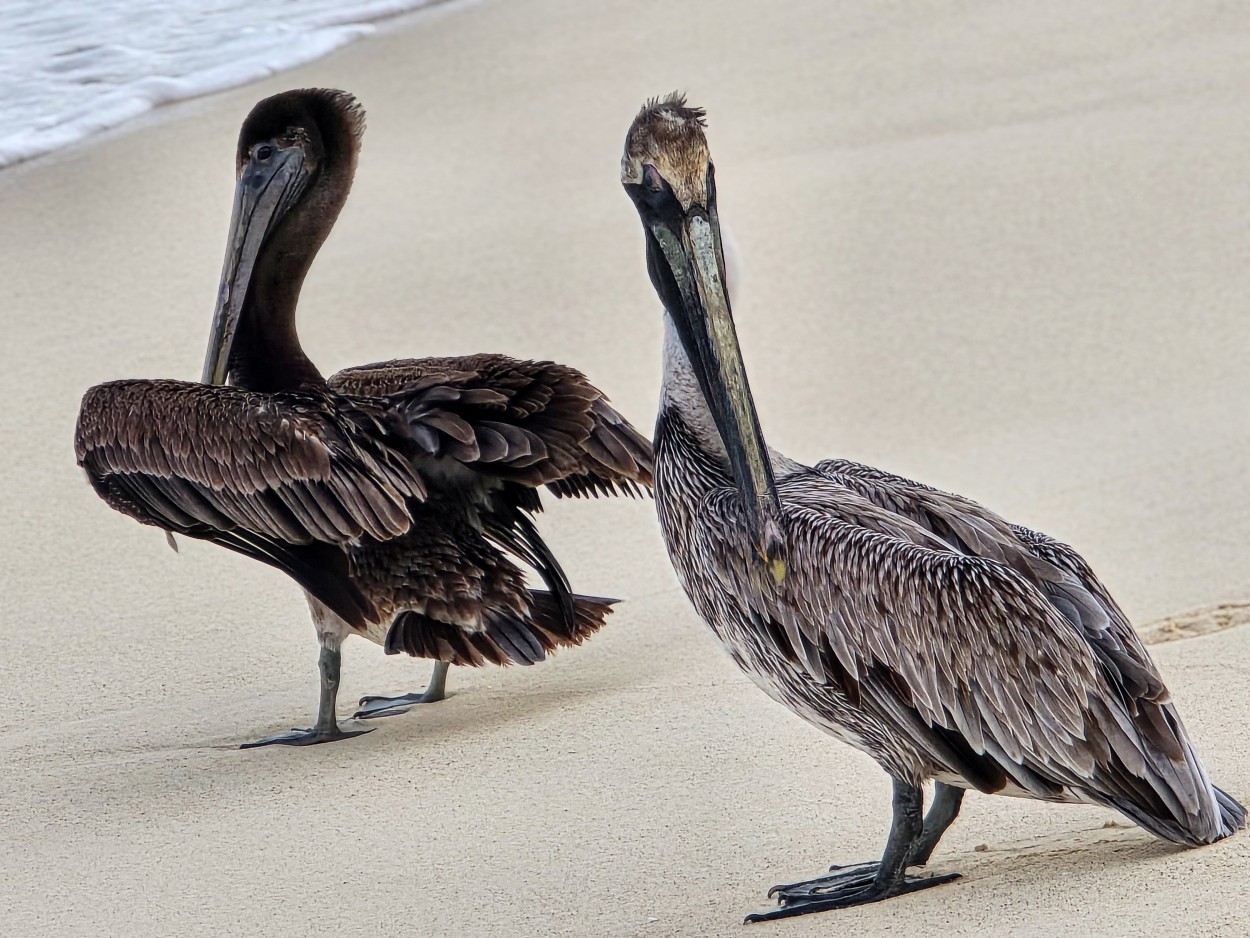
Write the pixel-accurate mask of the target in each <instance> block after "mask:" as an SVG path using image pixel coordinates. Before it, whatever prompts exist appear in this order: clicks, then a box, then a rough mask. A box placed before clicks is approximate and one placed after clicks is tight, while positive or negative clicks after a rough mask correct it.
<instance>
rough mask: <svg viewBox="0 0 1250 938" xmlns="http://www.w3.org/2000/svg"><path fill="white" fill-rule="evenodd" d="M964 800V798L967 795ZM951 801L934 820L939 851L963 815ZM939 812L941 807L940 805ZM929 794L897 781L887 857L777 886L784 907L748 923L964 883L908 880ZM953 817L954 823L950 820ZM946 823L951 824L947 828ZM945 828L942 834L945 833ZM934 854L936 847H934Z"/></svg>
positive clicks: (774, 892) (775, 891)
mask: <svg viewBox="0 0 1250 938" xmlns="http://www.w3.org/2000/svg"><path fill="white" fill-rule="evenodd" d="M961 796H962V793H961ZM950 801H951V799H950V797H949V796H944V798H943V809H942V814H941V815H938V816H937V817H935V818H934V828H933V829H934V830H935V831H937V833H936V835H935V836H934V837H933V844H934V845H936V843H937V838H938V837H940V836H941V831H943V830H945V829H946V827H948V826H950V822H951V821H953V820H954V818H955V814H957V813H958V809H959V801H960V798H954V799H953V801H954V810H953V811H952V809H951V806H950ZM935 807H936V805H935ZM923 809H924V792H923V791H921V789H919V788H917V787H916V786H914V785H909V784H907V783H906V782H902V781H899V780H898V779H895V780H894V821H893V823H892V824H891V825H890V836H889V839H888V840H887V841H886V845H885V853H884V854H883V855H882V857H881V860H880V861H879V862H877V863H859V864H856V865H854V866H844V867H838V866H835V867H832V868H831V869H832V872H831V873H830V874H829V875H828V876H820V877H817V878H816V879H812V880H808V881H806V882H802V883H790V884H788V885H784V886H774V887H773V888H772V889H770V890H769V891H768V895H769V897H770V898H771V897H773V896H776V897H777V903H778V907H777V908H776V909H773V910H771V911H768V912H757V913H753V914H751V915H748V916H747V917H746V921H748V922H767V921H772V920H773V919H778V918H790V917H791V916H795V915H806V914H807V913H809V912H824V911H826V910H828V909H846V908H850V907H851V906H856V905H866V904H868V903H870V902H879V901H880V900H882V899H889V898H891V897H892V896H901V895H903V894H904V893H908V892H916V891H917V890H920V889H928V888H929V887H931V886H940V885H942V884H943V883H949V882H951V881H952V880H955V879H958V878H959V874H958V873H949V874H947V875H944V876H927V877H919V876H908V875H907V867H908V866H909V865H911V864H912V863H913V860H912V857H913V856H914V855H915V852H916V848H917V845H923V843H924V831H925V827H926V824H925V821H926V819H925V818H924V817H923V816H922V811H923ZM947 815H949V817H946V816H947ZM943 818H946V819H945V821H944V823H943ZM939 828H940V829H939ZM928 849H929V851H930V852H931V851H932V849H933V847H932V846H930V847H929V848H928Z"/></svg>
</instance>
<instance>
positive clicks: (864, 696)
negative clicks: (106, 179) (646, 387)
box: [622, 96, 1245, 920]
mask: <svg viewBox="0 0 1250 938" xmlns="http://www.w3.org/2000/svg"><path fill="white" fill-rule="evenodd" d="M703 127H704V121H703V113H702V112H701V111H697V110H694V109H691V108H688V107H687V106H686V104H685V101H684V99H681V98H680V97H676V96H674V97H670V98H666V99H662V100H658V101H652V102H648V104H647V106H646V107H644V108H643V110H642V112H640V113H639V115H638V117H637V118H636V120H635V122H634V124H633V126H631V128H630V131H629V135H628V137H627V143H626V151H625V158H624V160H623V163H622V181H623V183H624V185H625V188H626V191H627V192H628V193H629V195H630V197H631V198H632V199H633V201H634V204H635V206H636V207H637V209H638V213H639V217H640V219H641V221H642V222H643V226H644V231H645V235H646V245H647V257H648V270H649V272H650V274H651V279H652V282H653V284H654V286H655V288H656V291H657V293H658V294H659V296H660V298H661V300H662V302H663V304H664V307H665V310H666V320H665V323H666V333H665V374H664V386H663V391H662V394H661V400H660V413H659V417H658V420H657V424H656V434H655V462H656V476H655V494H656V506H657V508H658V511H659V515H660V522H661V527H662V529H663V532H664V537H665V541H666V544H667V546H668V551H669V556H670V558H671V560H672V562H673V565H674V568H675V569H676V571H677V574H678V577H679V579H680V580H681V582H682V585H683V587H684V588H685V590H686V593H687V595H688V596H689V597H690V600H691V602H692V603H693V605H694V607H695V609H696V610H697V611H698V612H699V614H700V615H701V616H702V618H703V619H704V620H705V621H706V622H707V624H708V626H709V627H710V628H711V629H712V631H713V632H715V633H716V635H717V637H718V638H719V639H720V641H721V643H722V644H723V645H724V646H725V647H726V648H727V649H728V650H729V652H730V654H731V656H732V657H733V658H734V660H735V661H736V662H737V663H738V664H739V666H741V667H742V668H743V669H744V670H745V671H746V672H747V673H749V674H750V675H751V676H752V678H753V680H754V681H755V682H756V683H757V684H758V685H759V686H760V687H761V688H763V689H764V690H765V691H766V692H767V693H768V694H769V695H770V696H772V697H773V698H774V699H776V700H777V701H779V702H780V703H782V704H784V705H785V706H787V707H788V708H790V709H791V710H793V711H794V712H796V713H797V714H799V715H800V716H802V717H803V718H804V719H806V720H808V721H809V722H811V723H813V724H814V725H816V726H818V727H819V728H821V729H822V730H824V731H826V732H827V733H829V734H830V735H833V736H835V737H837V738H839V739H841V740H843V741H845V742H847V743H850V744H851V745H853V746H855V747H856V748H858V749H861V750H863V751H864V752H866V753H868V754H869V755H870V756H872V757H873V758H874V759H875V760H876V761H877V762H878V763H879V764H880V765H881V767H882V768H883V769H885V771H886V772H887V773H889V775H890V776H891V778H892V779H893V782H894V823H893V826H892V828H891V832H890V839H889V842H888V843H887V846H886V850H885V853H884V855H883V857H882V859H881V861H880V863H870V864H861V865H858V866H855V867H850V868H835V871H834V872H833V873H832V874H831V875H829V876H824V877H820V878H818V879H816V880H812V881H810V882H806V883H795V884H791V885H788V886H781V887H777V888H776V889H775V890H774V894H776V895H778V896H779V897H780V901H781V907H780V908H779V909H777V910H775V911H773V912H770V913H766V914H764V915H760V916H752V917H751V918H752V920H758V919H762V918H777V917H784V916H790V915H799V914H803V913H805V912H812V911H819V910H821V909H832V908H841V907H846V906H852V905H859V904H863V903H865V902H873V901H877V900H879V899H883V898H887V897H889V896H894V895H898V894H900V893H905V892H911V891H915V890H918V889H923V888H927V887H929V886H934V885H938V884H940V883H943V882H948V881H949V880H950V879H952V878H954V877H953V876H951V875H947V876H937V877H930V878H927V879H924V878H913V877H910V876H908V875H907V873H906V870H907V868H908V867H909V866H914V865H923V864H924V863H925V862H927V860H928V859H929V856H930V854H931V853H932V851H933V849H934V848H935V847H936V845H937V843H938V841H939V839H940V838H941V836H942V833H943V832H944V831H945V830H946V828H947V827H948V826H949V825H950V824H951V823H952V822H953V821H954V819H955V817H956V815H957V814H958V811H959V806H960V802H961V799H962V796H963V792H964V791H965V790H966V789H977V790H979V791H982V792H986V793H1003V794H1011V795H1016V796H1020V797H1028V798H1037V799H1042V800H1046V801H1056V802H1087V803H1095V804H1101V805H1106V806H1108V807H1111V808H1114V809H1116V810H1118V811H1120V812H1122V813H1123V814H1124V815H1126V816H1127V817H1129V818H1130V819H1132V820H1133V821H1134V822H1136V823H1137V824H1139V825H1141V826H1142V827H1143V828H1145V829H1146V830H1148V831H1150V832H1151V833H1152V834H1154V835H1156V836H1158V837H1161V838H1163V839H1165V840H1168V841H1170V842H1173V843H1177V844H1181V845H1184V846H1191V847H1192V846H1199V845H1202V844H1208V843H1211V842H1213V841H1216V840H1219V839H1221V838H1223V837H1227V836H1229V835H1230V834H1232V833H1233V832H1234V831H1235V830H1237V829H1238V828H1240V827H1242V826H1243V825H1244V823H1245V809H1244V808H1243V807H1242V806H1241V805H1240V804H1238V803H1237V801H1236V800H1235V799H1233V798H1232V797H1231V796H1229V795H1228V794H1227V793H1225V792H1224V791H1222V790H1221V789H1219V788H1217V787H1216V786H1215V785H1213V784H1212V782H1211V780H1210V778H1209V777H1208V775H1207V772H1206V770H1205V768H1204V767H1203V765H1202V762H1201V760H1200V759H1199V757H1198V755H1197V753H1196V751H1195V749H1194V747H1193V745H1192V743H1191V741H1190V739H1189V736H1188V734H1187V733H1186V731H1185V728H1184V725H1183V723H1182V722H1181V719H1180V715H1179V713H1178V712H1177V709H1176V707H1175V705H1174V704H1173V702H1172V700H1171V696H1170V694H1169V693H1168V690H1167V687H1166V686H1165V685H1164V683H1163V679H1162V678H1161V676H1160V675H1159V672H1158V669H1157V668H1156V667H1155V664H1154V662H1153V661H1151V659H1150V656H1149V654H1148V653H1147V652H1146V649H1145V647H1144V646H1143V645H1142V643H1141V641H1140V640H1139V639H1138V637H1137V635H1136V633H1135V632H1134V631H1133V628H1132V626H1131V625H1130V623H1129V621H1128V619H1127V618H1126V617H1125V616H1124V613H1123V612H1122V611H1121V610H1120V608H1119V606H1118V605H1117V604H1116V603H1115V601H1114V600H1113V599H1112V598H1111V596H1110V595H1109V594H1108V593H1107V591H1106V589H1105V588H1104V587H1103V585H1102V584H1101V583H1100V582H1099V581H1098V579H1097V577H1096V576H1095V575H1094V573H1093V571H1092V570H1090V568H1089V566H1088V565H1087V564H1086V563H1085V561H1084V560H1083V559H1082V558H1081V557H1080V555H1079V554H1077V553H1076V552H1075V551H1074V550H1073V549H1072V548H1071V547H1068V546H1067V545H1065V544H1061V543H1059V542H1058V541H1055V540H1052V539H1051V538H1049V537H1046V536H1045V535H1042V534H1038V533H1036V532H1033V531H1029V530H1028V529H1025V528H1021V527H1016V526H1012V525H1010V524H1008V523H1007V522H1006V521H1004V520H1003V519H1002V518H1000V517H999V516H998V515H996V514H994V513H993V512H990V511H988V510H987V509H985V508H983V507H981V506H980V505H978V504H976V503H975V502H972V501H970V500H968V499H965V498H961V497H959V496H956V495H950V494H947V493H945V492H940V491H937V490H935V489H932V488H929V487H928V486H925V485H921V484H919V483H916V482H912V481H910V480H907V479H903V478H900V477H898V476H895V475H891V474H889V473H886V472H882V471H880V470H876V469H871V468H869V467H866V466H861V465H858V464H856V463H851V462H847V461H844V460H831V461H827V462H822V463H818V464H817V465H816V466H814V467H808V466H803V465H801V464H799V463H797V462H795V461H793V460H790V459H787V458H786V457H785V456H782V455H781V454H779V453H777V452H775V451H772V450H769V449H768V447H767V446H766V445H765V443H764V437H763V433H762V432H761V430H760V428H759V422H758V418H757V417H756V414H755V407H754V403H753V401H752V399H751V393H750V388H749V386H748V384H747V381H746V373H745V370H744V369H743V367H742V359H741V352H740V349H739V348H738V343H737V337H736V334H735V330H734V326H733V319H732V314H731V312H730V305H729V296H728V293H727V291H726V288H725V267H724V258H723V256H722V253H721V249H720V232H719V225H718V222H717V216H716V189H715V183H714V174H713V170H712V166H711V162H710V158H709V157H707V143H706V138H705V136H704V130H703ZM700 154H702V162H701V163H700V158H699V155H700ZM929 780H936V786H935V791H936V796H935V799H934V804H933V807H932V808H931V809H930V811H929V813H928V815H927V816H925V817H923V818H922V816H921V809H922V807H923V794H922V790H921V786H922V785H923V784H924V783H925V782H926V781H929Z"/></svg>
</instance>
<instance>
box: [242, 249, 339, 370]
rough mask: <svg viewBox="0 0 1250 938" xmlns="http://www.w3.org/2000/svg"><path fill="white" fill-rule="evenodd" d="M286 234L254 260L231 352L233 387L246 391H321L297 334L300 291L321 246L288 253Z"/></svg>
mask: <svg viewBox="0 0 1250 938" xmlns="http://www.w3.org/2000/svg"><path fill="white" fill-rule="evenodd" d="M284 233H285V232H281V231H280V232H276V233H275V234H276V235H278V236H277V237H274V238H272V239H271V240H270V242H269V243H268V244H266V245H265V247H264V248H263V249H262V252H261V256H260V257H258V258H257V260H256V267H255V269H254V271H253V273H252V279H251V282H250V283H249V284H248V288H247V299H246V300H245V301H244V303H243V312H242V313H241V314H240V316H239V326H238V333H237V334H236V336H235V340H234V345H233V348H232V350H231V353H230V376H231V380H232V383H233V384H235V386H237V387H241V388H246V389H248V390H249V391H265V392H274V391H297V390H311V389H316V388H324V387H325V379H324V378H323V377H322V376H321V372H320V371H318V370H317V366H316V365H314V364H313V363H312V361H311V360H310V359H309V358H308V356H307V355H305V354H304V349H303V347H302V346H301V345H300V342H299V334H298V333H297V332H296V329H295V308H296V306H297V305H298V303H299V292H300V288H301V287H302V286H303V285H304V277H305V275H306V274H307V273H308V268H309V267H311V266H312V261H313V258H314V257H315V256H316V253H317V247H319V246H320V245H319V244H317V245H314V246H313V247H312V249H311V250H309V249H308V248H307V247H305V248H303V249H302V250H298V249H297V250H294V251H288V250H286V249H285V245H284V242H286V241H289V240H290V238H284V237H281V236H282V235H283V234H284Z"/></svg>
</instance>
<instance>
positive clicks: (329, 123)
mask: <svg viewBox="0 0 1250 938" xmlns="http://www.w3.org/2000/svg"><path fill="white" fill-rule="evenodd" d="M364 126H365V117H364V110H363V109H362V108H361V106H360V104H359V102H358V101H357V100H356V99H355V98H354V97H353V96H352V95H350V94H348V93H347V92H345V91H333V90H330V89H325V88H306V89H301V90H298V91H286V92H283V93H282V94H277V95H274V96H273V97H270V98H265V99H264V100H263V101H261V102H260V103H259V104H257V105H256V106H255V107H254V108H252V112H251V113H250V114H249V115H248V116H247V119H246V120H245V121H244V122H243V128H242V130H240V132H239V143H238V149H237V151H236V156H235V178H236V180H237V182H236V184H235V189H234V211H233V214H232V216H231V220H230V238H229V240H228V241H227V244H226V259H225V263H224V264H223V265H222V271H221V285H220V287H219V288H218V291H217V307H216V309H215V310H214V313H213V325H212V331H211V333H210V334H209V343H208V352H207V354H206V356H205V358H204V372H203V376H202V378H201V380H202V381H203V383H204V384H224V383H225V380H226V376H227V371H228V369H229V364H230V351H231V346H232V344H233V341H234V335H235V331H236V329H237V328H238V325H239V318H240V315H241V314H242V312H243V307H244V304H245V302H246V301H247V296H248V290H249V287H250V286H251V285H252V282H253V280H254V279H255V276H254V275H255V272H256V267H257V264H258V261H259V260H260V259H261V258H262V257H264V256H265V255H266V254H268V255H270V259H271V261H272V263H274V264H277V265H278V266H277V267H276V268H275V269H272V270H267V271H266V277H267V278H269V279H272V280H278V281H280V282H281V283H282V286H283V288H284V289H285V290H286V291H287V296H288V297H289V299H290V308H291V311H292V312H293V309H294V300H295V298H297V297H298V293H299V288H300V286H301V285H302V283H303V278H304V274H306V273H307V272H308V267H309V265H310V264H311V263H312V259H313V256H314V255H315V254H316V253H317V249H318V248H320V247H321V244H322V242H324V241H325V238H326V236H327V235H328V234H329V232H330V228H331V227H332V226H333V224H334V220H335V219H336V218H337V217H338V213H339V211H340V209H342V207H343V203H344V202H345V201H346V199H347V193H348V191H349V190H350V188H351V181H352V177H353V176H354V175H355V171H356V156H357V153H358V152H359V149H360V137H361V134H362V133H363V132H364ZM279 240H280V241H281V242H282V249H281V250H277V251H272V250H269V249H270V248H272V247H273V246H274V245H275V244H277V243H278V242H279Z"/></svg>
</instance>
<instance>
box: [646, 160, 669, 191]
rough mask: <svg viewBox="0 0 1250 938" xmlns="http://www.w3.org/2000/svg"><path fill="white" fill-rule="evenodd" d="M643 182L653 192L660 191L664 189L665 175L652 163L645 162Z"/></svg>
mask: <svg viewBox="0 0 1250 938" xmlns="http://www.w3.org/2000/svg"><path fill="white" fill-rule="evenodd" d="M642 184H643V185H644V186H646V187H647V188H648V189H650V190H651V191H652V192H660V191H662V190H663V189H664V177H663V176H661V175H660V171H659V170H658V169H656V168H655V167H654V166H652V165H651V164H650V163H644V164H643V167H642Z"/></svg>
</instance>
